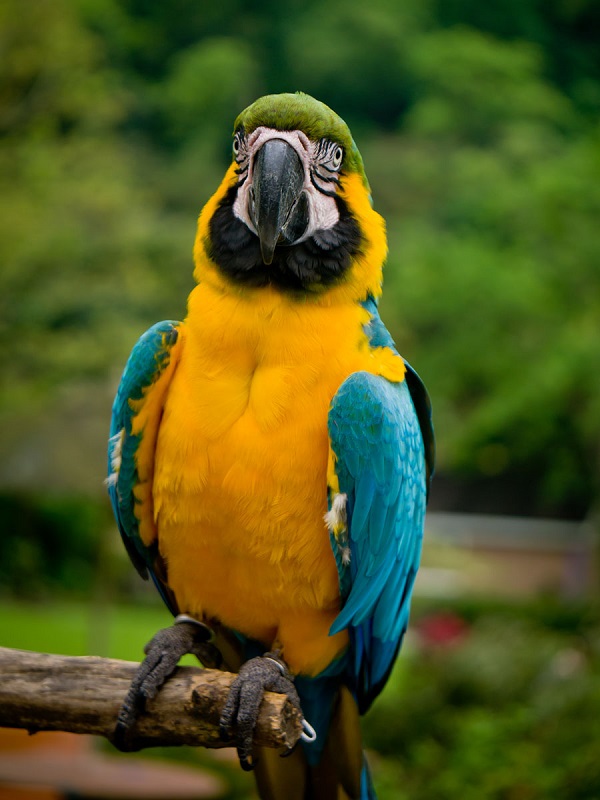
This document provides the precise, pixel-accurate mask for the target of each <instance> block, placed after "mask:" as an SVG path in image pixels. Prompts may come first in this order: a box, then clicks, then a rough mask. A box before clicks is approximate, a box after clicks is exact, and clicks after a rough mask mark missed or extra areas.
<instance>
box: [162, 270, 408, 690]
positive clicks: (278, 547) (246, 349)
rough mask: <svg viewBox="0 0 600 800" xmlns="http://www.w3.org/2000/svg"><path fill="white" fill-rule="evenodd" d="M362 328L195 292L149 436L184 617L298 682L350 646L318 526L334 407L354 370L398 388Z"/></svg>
mask: <svg viewBox="0 0 600 800" xmlns="http://www.w3.org/2000/svg"><path fill="white" fill-rule="evenodd" d="M365 321H366V316H365V312H364V310H363V309H362V308H361V307H360V306H357V305H354V304H352V305H348V306H347V307H343V308H340V307H337V308H335V310H332V309H331V308H328V307H323V306H319V305H308V304H300V303H297V302H294V301H293V300H291V299H287V298H285V297H282V296H281V295H279V294H277V293H275V292H270V291H269V290H262V291H261V292H260V294H258V293H257V297H255V298H253V299H252V301H251V302H249V301H248V300H247V299H245V298H243V297H242V298H241V297H237V296H230V295H225V296H223V295H220V294H219V293H217V292H214V291H213V290H211V289H210V288H209V287H208V286H206V285H205V284H201V285H200V286H198V287H197V288H196V289H195V290H194V292H192V295H191V297H190V306H189V316H188V319H187V321H186V328H185V342H184V347H183V349H182V352H181V356H180V361H179V363H178V366H177V370H176V372H175V375H174V377H173V380H172V383H171V386H170V387H169V393H168V397H167V400H166V404H165V409H164V415H163V419H162V422H161V426H160V431H159V438H158V445H157V451H156V461H155V472H154V483H153V499H154V514H155V519H156V526H157V531H158V543H159V548H160V552H161V554H162V556H163V558H164V559H165V562H166V566H167V572H168V583H169V586H170V587H171V588H172V589H173V591H174V593H175V596H176V598H177V602H178V605H179V607H180V609H181V610H182V611H185V612H187V613H189V614H191V615H194V616H196V617H197V618H202V617H204V618H206V619H211V618H216V619H218V620H220V621H221V622H222V623H223V624H224V625H226V626H228V627H231V628H233V629H235V630H237V631H240V632H242V633H243V634H245V635H247V636H250V637H252V638H255V639H258V640H260V641H262V642H263V643H264V644H265V645H266V646H267V647H271V646H280V647H281V648H282V649H283V656H284V658H285V659H286V661H287V663H288V664H289V666H290V668H291V669H292V671H294V672H296V673H298V672H302V673H308V674H316V673H318V672H320V671H321V670H322V669H324V668H325V667H326V666H327V665H328V664H329V663H330V662H331V661H332V660H333V658H335V657H336V656H337V655H338V654H339V653H340V652H341V651H342V650H343V648H344V647H345V646H346V644H347V634H346V633H345V632H342V633H340V634H337V635H336V636H333V637H330V636H328V631H329V628H330V626H331V624H332V622H333V621H334V619H335V617H336V615H337V613H338V611H339V608H340V598H339V586H338V574H337V569H336V564H335V559H334V556H333V553H332V549H331V544H330V537H329V531H328V530H327V527H326V525H325V522H324V519H323V516H324V514H325V512H326V511H327V466H328V458H329V442H328V434H327V415H328V409H329V406H330V403H331V399H332V397H333V395H334V394H335V392H336V391H337V389H338V387H339V386H340V384H341V383H342V382H343V381H344V379H345V378H346V377H348V375H350V374H351V373H353V372H355V371H357V370H361V369H364V370H367V371H369V372H374V373H379V374H388V373H390V371H391V372H392V373H394V370H396V372H397V374H396V377H395V379H396V380H400V379H401V377H402V370H403V363H402V362H401V359H399V358H398V357H397V356H394V355H393V354H392V353H391V352H390V351H389V350H385V349H378V350H375V351H374V350H371V349H370V348H369V345H368V342H367V339H366V337H365V335H364V332H363V325H364V323H365ZM398 362H400V363H398ZM392 379H393V377H392Z"/></svg>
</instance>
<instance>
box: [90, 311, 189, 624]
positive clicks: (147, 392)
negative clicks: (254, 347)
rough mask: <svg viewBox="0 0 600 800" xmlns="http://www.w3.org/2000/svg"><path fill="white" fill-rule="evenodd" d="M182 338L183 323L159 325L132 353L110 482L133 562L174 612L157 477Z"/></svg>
mask: <svg viewBox="0 0 600 800" xmlns="http://www.w3.org/2000/svg"><path fill="white" fill-rule="evenodd" d="M182 333H183V332H182V330H181V325H180V323H178V322H171V321H165V322H159V323H157V324H156V325H153V326H152V328H150V329H149V330H148V331H146V333H144V334H143V336H142V337H141V338H140V339H139V341H138V342H137V343H136V345H135V347H134V348H133V350H132V352H131V355H130V356H129V360H128V361H127V365H126V366H125V370H124V372H123V377H122V378H121V383H120V385H119V389H118V391H117V395H116V397H115V401H114V404H113V411H112V419H111V426H110V439H109V445H108V478H107V480H106V483H107V485H108V493H109V496H110V500H111V504H112V507H113V511H114V514H115V517H116V519H117V522H118V525H119V531H120V533H121V536H122V538H123V542H124V543H125V547H126V549H127V552H128V554H129V557H130V558H131V560H132V562H133V564H134V565H135V567H136V569H137V570H138V572H139V573H140V575H141V576H142V577H143V578H146V579H147V578H148V574H150V576H151V577H152V579H153V581H154V582H155V584H156V586H157V588H158V590H159V592H160V593H161V595H162V597H163V599H164V601H165V602H166V604H167V606H168V607H169V608H170V610H171V611H172V612H173V613H177V611H176V609H175V601H174V598H173V597H172V596H171V594H170V592H169V590H168V587H167V586H166V584H165V582H164V581H163V580H161V575H162V572H163V568H162V563H161V560H160V557H159V555H158V548H157V542H156V530H155V525H154V512H153V502H152V478H153V475H154V452H155V447H156V440H157V436H158V428H159V425H160V420H161V417H162V411H163V405H164V400H165V396H166V392H167V389H168V386H169V383H170V381H171V377H172V375H173V371H174V369H175V367H176V364H177V360H178V355H179V351H180V348H181V346H182V339H183V335H182Z"/></svg>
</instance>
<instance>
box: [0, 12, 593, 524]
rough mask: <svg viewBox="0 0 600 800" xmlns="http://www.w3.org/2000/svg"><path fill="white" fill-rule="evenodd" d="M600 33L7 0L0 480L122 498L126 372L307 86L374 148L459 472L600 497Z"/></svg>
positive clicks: (579, 25) (444, 432) (545, 497)
mask: <svg viewBox="0 0 600 800" xmlns="http://www.w3.org/2000/svg"><path fill="white" fill-rule="evenodd" d="M599 23H600V12H599V11H598V7H597V5H596V4H594V3H592V2H589V0H581V2H579V3H576V4H565V3H562V2H559V0H553V1H552V2H545V3H540V2H537V0H525V2H517V1H516V0H511V2H506V3H503V4H502V5H501V6H496V5H493V7H489V8H487V7H485V6H483V7H482V5H481V4H480V3H474V2H470V0H454V1H453V2H441V1H439V2H436V1H435V0H425V1H424V2H423V1H422V0H419V2H417V1H416V0H408V2H404V3H401V4H399V3H396V2H393V0H372V2H370V3H368V4H365V3H363V2H359V0H344V2H342V1H341V0H332V1H331V2H328V3H317V2H307V3H302V4H300V3H289V4H284V3H276V2H273V0H263V2H260V3H253V4H252V5H251V6H248V4H245V3H242V2H239V1H238V0H225V1H224V2H221V3H218V4H211V3H205V2H195V0H175V2H172V3H168V4H167V3H154V4H148V3H145V2H141V0H122V1H121V2H117V0H52V2H50V0H40V2H36V3H26V4H23V3H20V2H19V1H18V0H7V2H5V3H3V4H2V7H1V8H0V46H1V51H2V57H3V73H4V74H3V81H2V87H1V89H0V137H1V148H0V166H1V169H0V198H1V201H0V263H1V265H2V271H1V276H0V303H1V305H2V309H1V314H0V337H1V339H0V341H1V344H2V353H3V381H2V393H1V395H0V415H1V417H0V419H1V421H2V425H3V429H4V430H6V431H7V435H6V436H4V437H3V440H2V443H1V444H0V447H1V448H2V454H1V455H2V457H1V458H0V464H2V466H1V467H0V481H1V482H2V483H3V484H4V486H7V487H9V488H10V487H18V488H21V489H22V488H25V489H31V488H32V487H35V488H36V489H38V490H39V489H48V490H60V491H68V492H73V491H76V492H87V493H92V494H96V495H97V494H99V492H100V491H101V476H102V474H103V471H104V470H103V463H102V461H103V452H104V442H103V439H104V436H105V430H106V420H107V418H108V416H109V411H110V398H111V396H112V393H113V391H114V387H115V385H116V382H117V380H118V375H119V372H120V369H121V367H122V365H123V363H124V361H125V359H126V356H127V354H128V352H129V350H130V348H131V346H132V344H133V342H134V341H135V339H136V338H137V336H138V335H139V334H140V333H141V332H142V331H143V330H144V329H145V327H147V326H148V325H149V324H151V323H152V322H154V321H156V320H158V319H161V318H168V317H174V318H180V317H181V316H183V315H184V313H185V297H186V295H187V292H188V290H189V288H190V287H191V247H192V242H193V237H194V227H195V218H196V215H197V213H198V211H199V209H200V208H201V207H202V205H203V203H204V202H205V201H206V199H207V198H208V197H209V196H210V194H211V193H212V192H213V191H214V189H215V188H216V186H217V185H218V182H219V180H220V178H221V176H222V174H223V171H224V168H225V165H226V163H227V161H228V158H229V147H230V139H229V135H230V131H231V125H232V120H233V119H234V117H235V116H236V114H237V113H238V112H239V111H240V109H241V108H243V107H244V106H245V105H246V104H247V103H249V102H251V101H252V100H253V99H254V98H255V97H257V96H259V95H261V94H263V93H267V92H277V91H281V90H296V89H302V90H304V91H307V92H309V93H313V94H315V95H316V96H317V97H319V98H320V99H322V100H324V101H325V102H327V103H329V104H330V105H332V106H333V107H334V108H335V109H336V110H337V111H338V112H339V113H341V114H342V116H344V117H345V118H346V119H347V121H348V122H349V124H350V125H351V127H352V130H353V132H354V135H355V138H356V140H357V142H358V144H359V147H360V148H361V150H362V152H363V156H364V158H365V162H366V167H367V171H368V174H369V177H370V180H371V183H372V188H373V195H374V202H375V206H376V208H377V209H378V210H380V211H381V212H382V213H383V214H384V216H385V217H386V219H387V222H388V228H389V236H390V257H389V264H388V267H387V272H386V291H385V295H384V300H383V303H382V309H383V314H384V316H385V319H386V321H387V323H388V325H389V327H390V328H391V330H392V332H393V333H394V335H395V337H396V339H397V342H398V345H399V347H400V349H401V351H402V352H403V354H404V355H405V356H406V357H408V358H409V359H410V360H411V361H412V362H413V363H414V364H415V366H416V367H417V369H418V370H419V372H420V373H421V374H422V376H423V377H424V379H425V381H426V383H427V385H428V387H429V389H430V392H431V395H432V398H433V402H434V408H435V418H436V423H437V431H438V443H439V472H440V474H441V475H449V476H454V478H460V479H461V480H464V479H466V478H468V479H470V480H474V481H475V482H476V484H475V485H478V484H477V482H479V483H481V482H484V483H485V482H486V481H487V482H489V481H492V482H495V485H497V487H498V498H499V499H498V505H502V503H503V502H506V503H507V505H506V506H505V509H504V510H518V511H523V512H526V513H538V514H543V513H546V514H559V515H571V516H573V515H576V516H577V515H583V514H584V513H585V512H586V511H587V510H588V509H589V507H590V506H591V505H592V503H593V499H594V497H595V494H596V492H597V488H598V478H599V468H598V456H599V447H598V445H599V432H600V400H599V398H600V392H599V391H598V390H599V383H600V371H599V370H598V364H599V363H600V336H599V335H598V323H599V320H600V280H599V277H598V269H599V263H600V233H599V226H598V218H599V213H600V127H599V125H598V110H599V108H600V82H599V78H600V64H599V58H598V51H597V48H596V46H595V45H596V39H595V36H594V34H595V33H597V32H598V28H599ZM524 485H526V486H527V492H526V493H524V492H522V491H519V490H518V487H523V486H524ZM515 492H516V493H517V494H518V495H519V501H518V503H516V505H515V508H512V506H511V501H510V498H511V497H513V499H514V496H515ZM446 500H447V501H448V498H446ZM433 501H434V503H435V490H434V495H433ZM448 502H452V501H451V500H450V501H448ZM461 502H463V504H464V502H465V501H464V500H462V501H461ZM466 502H467V505H468V500H467V501H466ZM493 510H503V509H502V508H496V509H493Z"/></svg>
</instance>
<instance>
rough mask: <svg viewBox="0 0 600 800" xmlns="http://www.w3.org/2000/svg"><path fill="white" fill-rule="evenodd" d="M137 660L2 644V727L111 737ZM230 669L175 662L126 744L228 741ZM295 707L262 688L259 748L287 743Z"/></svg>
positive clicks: (295, 733) (291, 739)
mask: <svg viewBox="0 0 600 800" xmlns="http://www.w3.org/2000/svg"><path fill="white" fill-rule="evenodd" d="M137 667H138V664H135V663H132V662H130V661H117V660H115V659H108V658H97V657H95V656H89V657H72V656H57V655H47V654H45V653H33V652H29V651H27V650H11V649H8V648H5V647H0V727H6V728H25V729H27V730H28V731H29V732H30V733H35V732H37V731H71V732H73V733H92V734H96V735H100V736H105V737H106V738H107V739H109V740H111V739H112V733H113V730H114V727H115V722H116V719H117V714H118V711H119V708H120V707H121V703H122V702H123V700H124V698H125V695H126V694H127V690H128V688H129V684H130V683H131V680H132V678H133V676H134V674H135V672H136V669H137ZM234 677H235V676H234V675H232V674H231V673H228V672H220V671H218V670H208V669H200V668H197V667H178V668H177V671H176V672H175V674H174V675H173V676H172V677H171V678H169V680H168V681H167V682H166V683H165V684H164V686H163V687H162V688H161V690H160V691H159V693H158V695H157V697H156V698H155V699H154V700H152V701H149V702H148V706H147V709H146V712H145V713H144V714H142V715H140V717H139V719H138V721H137V723H136V728H135V731H133V732H132V738H131V749H132V750H140V749H142V748H144V747H156V746H166V745H182V744H186V745H194V746H202V747H226V746H228V745H230V744H231V743H230V742H223V740H222V739H221V737H220V735H219V717H220V712H221V708H222V707H223V704H224V702H225V699H226V697H227V693H228V691H229V687H230V685H231V682H232V681H233V679H234ZM300 733H301V723H300V718H299V715H298V712H297V711H296V709H295V708H294V707H293V706H292V705H291V703H290V701H289V700H288V699H287V697H285V696H284V695H279V694H273V693H272V692H266V693H265V696H264V699H263V702H262V705H261V708H260V716H259V719H258V725H257V729H256V733H255V742H256V744H257V745H260V746H263V747H277V748H282V747H284V748H288V747H293V746H294V744H296V742H297V741H298V739H299V738H300Z"/></svg>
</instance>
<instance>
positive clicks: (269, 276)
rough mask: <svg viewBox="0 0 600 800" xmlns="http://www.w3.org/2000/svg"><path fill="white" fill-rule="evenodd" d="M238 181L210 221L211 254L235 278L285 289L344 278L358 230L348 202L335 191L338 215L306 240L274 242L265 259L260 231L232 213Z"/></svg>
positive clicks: (320, 285)
mask: <svg viewBox="0 0 600 800" xmlns="http://www.w3.org/2000/svg"><path fill="white" fill-rule="evenodd" d="M236 193H237V186H233V187H232V188H231V189H230V190H229V191H228V192H227V194H226V195H225V197H224V198H223V200H222V201H221V203H220V204H219V206H218V207H217V210H216V211H215V213H214V215H213V218H212V219H211V221H210V226H209V231H210V240H209V242H207V250H208V255H209V257H210V258H211V259H212V260H213V261H214V263H215V264H216V265H217V267H218V268H219V270H220V271H221V272H222V273H223V274H224V275H226V276H227V277H228V278H230V279H231V280H232V281H233V282H234V283H238V284H240V285H243V286H253V287H261V286H269V285H271V286H274V287H276V288H278V289H282V290H287V291H304V292H308V291H319V290H320V289H324V288H327V287H328V286H332V285H334V284H336V283H338V282H339V281H341V279H342V278H343V276H344V274H345V273H346V272H347V271H348V269H349V268H350V264H351V262H352V258H353V257H354V256H355V255H356V254H357V253H358V252H359V250H360V247H361V244H362V234H361V232H360V228H359V226H358V223H357V222H356V220H355V219H354V218H353V217H352V215H351V214H350V211H349V210H348V206H347V205H346V203H345V202H344V201H343V200H342V199H341V198H340V197H336V203H337V206H338V211H339V220H338V222H337V223H336V224H335V225H334V226H333V227H332V228H327V229H323V230H319V231H316V232H315V233H314V234H313V236H311V237H310V238H309V239H307V240H306V241H304V242H300V243H298V244H294V245H290V246H288V247H282V246H280V247H277V248H276V249H275V254H274V258H273V263H272V264H269V265H268V266H267V265H266V264H264V263H263V260H262V257H261V253H260V244H259V241H258V236H256V234H254V233H252V231H251V230H250V229H249V228H248V226H247V225H246V224H245V223H243V222H242V221H241V220H240V219H238V218H237V217H236V216H235V214H234V213H233V204H234V202H235V198H236Z"/></svg>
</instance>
